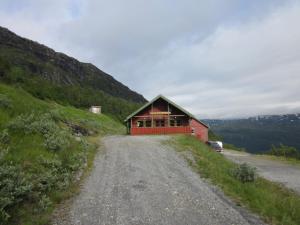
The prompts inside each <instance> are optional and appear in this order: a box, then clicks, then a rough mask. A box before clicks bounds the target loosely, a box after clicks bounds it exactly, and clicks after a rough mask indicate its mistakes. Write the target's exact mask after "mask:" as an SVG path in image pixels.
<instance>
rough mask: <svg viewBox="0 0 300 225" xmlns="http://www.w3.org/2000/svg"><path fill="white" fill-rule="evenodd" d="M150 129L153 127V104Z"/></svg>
mask: <svg viewBox="0 0 300 225" xmlns="http://www.w3.org/2000/svg"><path fill="white" fill-rule="evenodd" d="M151 127H152V128H153V127H154V120H153V103H152V104H151Z"/></svg>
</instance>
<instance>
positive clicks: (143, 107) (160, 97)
mask: <svg viewBox="0 0 300 225" xmlns="http://www.w3.org/2000/svg"><path fill="white" fill-rule="evenodd" d="M158 99H163V100H165V101H166V102H168V103H169V104H171V105H172V106H174V107H175V108H177V109H179V110H180V111H182V112H184V113H185V114H187V115H188V116H189V117H191V118H193V119H194V120H196V121H198V122H199V123H201V124H203V125H204V126H206V127H207V128H208V126H207V125H206V124H205V123H203V122H201V121H200V120H198V119H197V118H196V117H195V116H194V115H193V114H191V113H190V112H188V111H186V110H185V109H184V108H182V107H180V106H179V105H177V104H176V103H174V102H172V101H171V100H170V99H168V98H166V97H165V96H163V95H158V96H156V97H155V98H154V99H152V100H151V101H150V102H148V103H146V104H145V105H143V106H142V107H141V108H139V109H138V110H136V111H135V112H133V113H131V114H130V115H129V116H127V118H126V119H125V120H124V122H126V121H128V120H129V119H130V118H132V117H133V116H135V115H136V114H138V113H139V112H141V111H142V110H144V109H145V108H147V107H148V106H150V105H151V104H152V103H154V102H156V101H157V100H158Z"/></svg>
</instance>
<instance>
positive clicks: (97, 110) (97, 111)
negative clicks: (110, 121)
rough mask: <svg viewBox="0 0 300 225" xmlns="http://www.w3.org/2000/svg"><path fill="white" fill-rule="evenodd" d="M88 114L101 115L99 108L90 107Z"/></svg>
mask: <svg viewBox="0 0 300 225" xmlns="http://www.w3.org/2000/svg"><path fill="white" fill-rule="evenodd" d="M89 111H90V112H92V113H95V114H101V106H94V105H93V106H91V107H90V109H89Z"/></svg>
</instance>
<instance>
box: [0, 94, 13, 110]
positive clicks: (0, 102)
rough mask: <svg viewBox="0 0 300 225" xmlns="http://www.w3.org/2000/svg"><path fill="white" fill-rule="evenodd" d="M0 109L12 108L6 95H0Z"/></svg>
mask: <svg viewBox="0 0 300 225" xmlns="http://www.w3.org/2000/svg"><path fill="white" fill-rule="evenodd" d="M0 107H1V108H11V107H12V103H11V100H10V99H9V98H8V97H7V96H6V95H3V94H0Z"/></svg>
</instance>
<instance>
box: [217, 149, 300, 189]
mask: <svg viewBox="0 0 300 225" xmlns="http://www.w3.org/2000/svg"><path fill="white" fill-rule="evenodd" d="M223 154H224V155H225V156H226V157H227V158H229V159H231V160H233V161H234V162H237V163H244V162H246V163H248V164H250V165H252V166H254V167H256V168H257V171H258V173H259V174H260V175H261V176H263V177H264V178H266V179H268V180H271V181H275V182H278V183H281V184H283V185H285V186H286V187H288V188H290V189H293V190H294V191H296V192H298V193H300V166H298V165H291V164H288V163H284V162H280V161H278V160H272V159H267V158H266V157H262V156H259V155H252V154H249V153H245V152H237V151H231V150H224V152H223Z"/></svg>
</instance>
